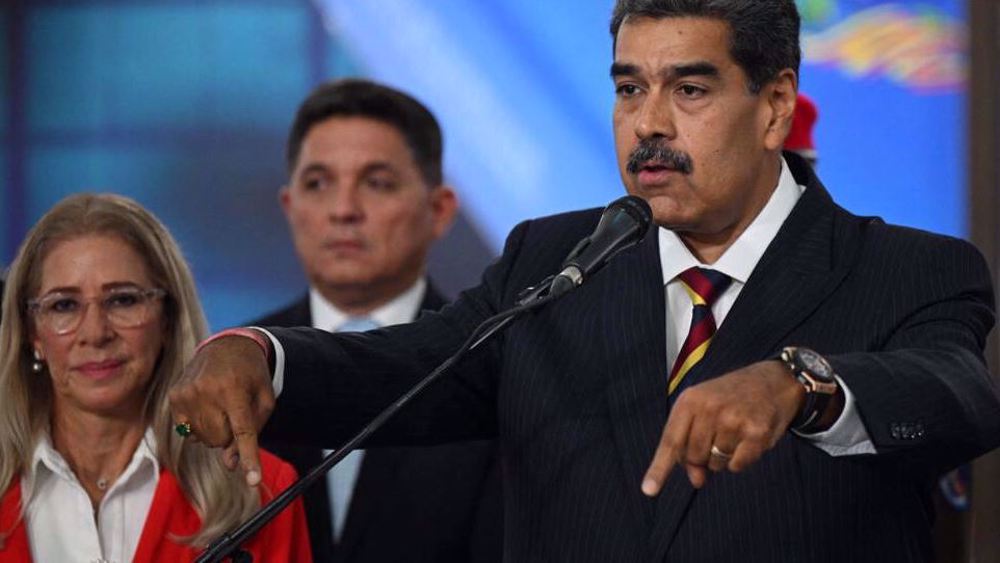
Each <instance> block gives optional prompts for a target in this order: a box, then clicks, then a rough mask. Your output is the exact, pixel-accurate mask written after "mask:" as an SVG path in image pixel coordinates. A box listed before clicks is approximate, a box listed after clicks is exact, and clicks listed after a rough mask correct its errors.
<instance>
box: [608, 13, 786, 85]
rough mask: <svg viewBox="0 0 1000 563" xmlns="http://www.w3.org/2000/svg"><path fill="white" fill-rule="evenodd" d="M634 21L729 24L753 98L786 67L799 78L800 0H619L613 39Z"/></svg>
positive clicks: (733, 50)
mask: <svg viewBox="0 0 1000 563" xmlns="http://www.w3.org/2000/svg"><path fill="white" fill-rule="evenodd" d="M628 16H645V17H650V18H656V19H659V18H673V17H706V18H715V19H719V20H722V21H724V22H726V23H728V24H729V28H730V31H731V37H732V44H731V45H730V47H729V52H730V54H731V55H732V57H733V60H735V61H736V64H738V65H739V66H740V68H742V69H743V72H745V73H746V75H747V87H748V88H749V89H750V91H751V92H753V93H755V94H756V93H758V92H760V89H761V88H762V87H763V86H764V85H765V84H767V83H768V82H770V81H771V80H773V79H774V78H776V77H777V76H778V73H779V72H781V71H782V70H784V69H786V68H790V69H792V70H794V71H795V74H798V73H799V62H800V60H801V59H802V52H801V50H800V49H799V11H798V10H797V9H796V8H795V1H794V0H618V1H617V2H616V3H615V9H614V12H613V13H612V15H611V37H612V39H613V40H614V42H617V40H618V30H619V28H621V25H622V22H624V21H625V18H626V17H628Z"/></svg>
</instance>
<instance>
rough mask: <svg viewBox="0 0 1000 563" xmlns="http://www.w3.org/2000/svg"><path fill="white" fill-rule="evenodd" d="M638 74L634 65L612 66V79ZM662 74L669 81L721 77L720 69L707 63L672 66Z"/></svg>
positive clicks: (621, 64)
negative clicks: (690, 77) (689, 77)
mask: <svg viewBox="0 0 1000 563" xmlns="http://www.w3.org/2000/svg"><path fill="white" fill-rule="evenodd" d="M637 74H639V67H638V66H636V65H634V64H631V63H612V65H611V78H617V77H619V76H635V75H637ZM660 74H661V75H662V76H663V77H664V78H666V79H668V80H676V79H678V78H686V77H688V76H705V77H709V78H717V77H718V76H719V75H720V73H719V67H717V66H715V65H714V64H712V63H710V62H705V61H700V62H695V63H687V64H681V65H674V66H670V67H667V68H665V69H664V70H663V71H661V73H660Z"/></svg>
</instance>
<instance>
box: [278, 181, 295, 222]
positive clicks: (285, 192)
mask: <svg viewBox="0 0 1000 563" xmlns="http://www.w3.org/2000/svg"><path fill="white" fill-rule="evenodd" d="M278 203H280V204H281V210H282V211H284V212H285V217H288V208H289V207H290V206H291V204H292V191H291V188H289V187H288V186H287V185H286V186H281V189H280V190H278Z"/></svg>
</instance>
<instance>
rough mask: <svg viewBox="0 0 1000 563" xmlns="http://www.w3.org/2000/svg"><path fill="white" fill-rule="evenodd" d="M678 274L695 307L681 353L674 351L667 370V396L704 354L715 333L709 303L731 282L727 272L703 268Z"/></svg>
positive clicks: (676, 387)
mask: <svg viewBox="0 0 1000 563" xmlns="http://www.w3.org/2000/svg"><path fill="white" fill-rule="evenodd" d="M677 277H678V278H679V279H680V280H681V283H682V284H684V289H685V290H687V292H688V295H690V296H691V302H692V303H694V310H693V311H692V313H691V329H690V330H689V331H688V335H687V338H686V339H684V345H683V346H681V350H680V353H678V354H677V359H676V360H675V361H674V367H673V369H672V370H670V383H669V386H668V388H667V393H668V395H670V396H673V395H674V392H675V391H677V390H678V389H679V388H680V386H681V383H682V382H683V381H684V376H685V375H687V373H688V372H689V371H691V368H693V367H694V366H695V364H697V363H698V362H700V361H701V359H702V358H703V357H705V352H706V351H707V350H708V345H709V344H710V343H711V342H712V337H713V336H714V335H715V317H714V316H712V304H713V303H715V300H716V299H718V298H719V296H720V295H722V292H724V291H726V288H727V287H729V284H730V282H732V279H731V278H730V277H729V276H727V275H726V274H723V273H722V272H717V271H715V270H709V269H706V268H688V269H687V270H684V271H683V272H681V273H680V275H679V276H677Z"/></svg>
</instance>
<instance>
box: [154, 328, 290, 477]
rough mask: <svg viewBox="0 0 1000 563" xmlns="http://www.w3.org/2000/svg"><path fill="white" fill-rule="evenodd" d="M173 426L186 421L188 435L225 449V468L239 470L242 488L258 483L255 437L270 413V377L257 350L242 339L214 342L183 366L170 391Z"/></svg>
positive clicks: (253, 344) (254, 345)
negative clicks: (243, 484)
mask: <svg viewBox="0 0 1000 563" xmlns="http://www.w3.org/2000/svg"><path fill="white" fill-rule="evenodd" d="M170 410H171V411H172V413H173V416H174V421H175V422H177V423H180V422H188V423H190V425H191V429H192V431H193V434H194V436H193V437H197V438H198V439H199V440H201V441H202V442H204V443H205V444H207V445H209V446H212V447H224V448H226V450H225V452H224V453H223V461H224V462H225V464H226V466H227V467H229V469H236V466H237V464H239V466H240V467H242V469H243V471H244V473H245V475H246V480H247V484H248V485H250V486H256V485H257V484H258V483H260V479H261V473H260V459H259V456H258V453H257V434H258V432H259V431H260V429H261V428H262V427H263V426H264V423H265V422H267V419H268V417H269V416H271V411H272V410H274V389H273V387H272V386H271V374H270V370H269V369H268V365H267V358H266V357H265V355H264V353H263V351H262V350H261V348H260V346H258V345H257V343H256V342H254V341H253V340H252V339H250V338H247V337H244V336H226V337H223V338H219V339H218V340H215V341H213V342H211V343H209V344H208V345H206V346H205V347H204V348H202V349H201V350H200V351H199V352H198V353H197V354H195V357H194V358H193V359H192V360H191V361H190V362H189V363H188V365H187V367H185V369H184V376H183V378H182V379H181V382H180V383H178V384H176V385H175V386H174V387H173V388H172V389H171V390H170Z"/></svg>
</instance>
